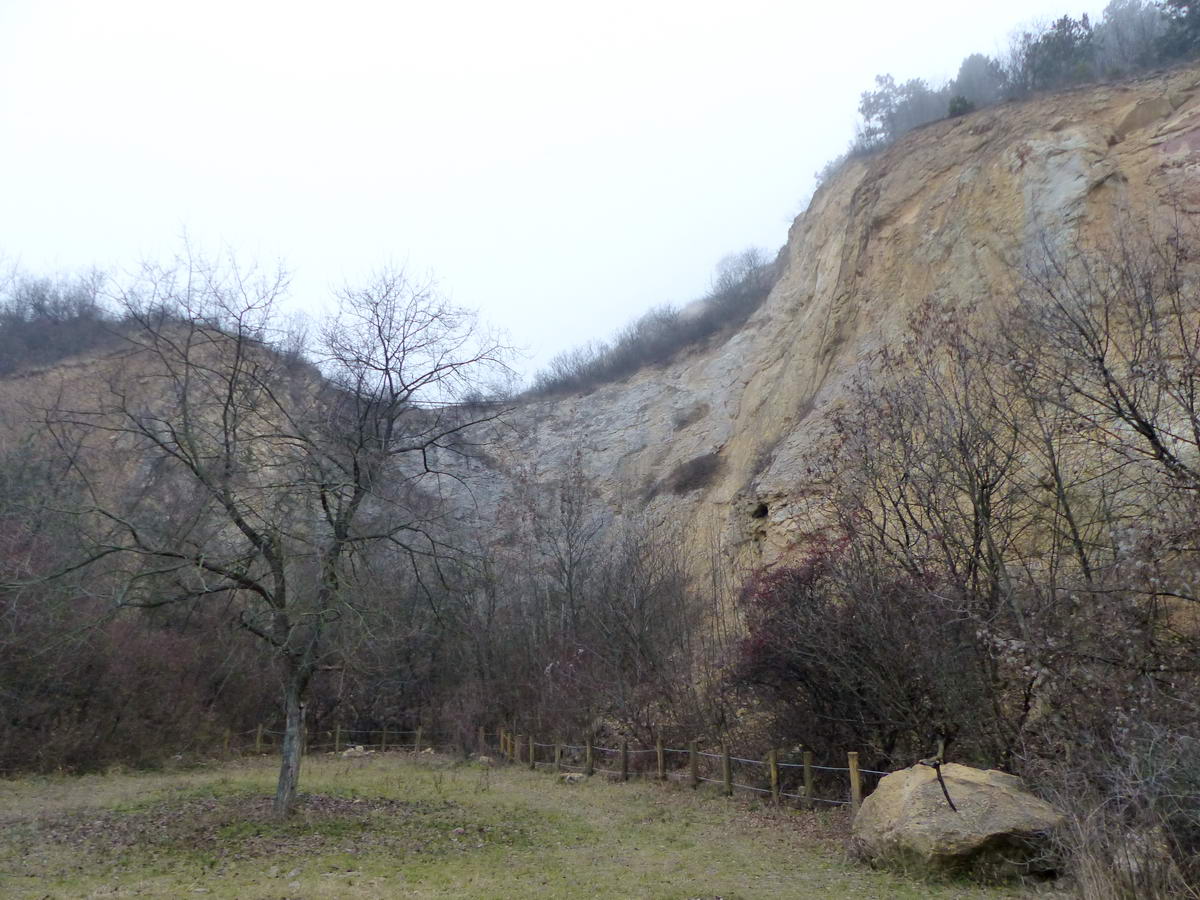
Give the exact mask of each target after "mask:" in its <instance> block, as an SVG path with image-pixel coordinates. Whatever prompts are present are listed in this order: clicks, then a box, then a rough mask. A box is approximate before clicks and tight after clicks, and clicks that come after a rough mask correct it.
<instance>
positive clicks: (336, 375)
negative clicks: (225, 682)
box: [47, 259, 504, 816]
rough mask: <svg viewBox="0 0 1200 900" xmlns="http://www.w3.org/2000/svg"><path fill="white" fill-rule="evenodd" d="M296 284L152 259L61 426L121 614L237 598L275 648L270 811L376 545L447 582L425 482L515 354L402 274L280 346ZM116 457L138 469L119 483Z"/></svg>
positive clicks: (290, 795) (243, 622)
mask: <svg viewBox="0 0 1200 900" xmlns="http://www.w3.org/2000/svg"><path fill="white" fill-rule="evenodd" d="M284 286H285V280H284V279H283V277H282V276H274V277H269V278H265V279H264V278H255V277H251V276H250V275H247V274H246V273H243V272H240V271H238V270H237V268H236V266H230V267H226V268H221V267H219V266H215V265H211V264H208V263H205V262H202V261H197V260H194V259H189V260H185V261H184V262H183V263H182V264H180V265H179V266H176V267H172V268H166V269H159V268H147V269H146V270H145V271H144V272H143V273H142V276H141V278H140V279H139V281H138V283H137V284H136V285H135V286H133V287H131V288H129V289H127V290H126V291H124V292H123V293H122V294H121V295H120V297H119V298H118V299H119V300H120V301H121V303H122V305H123V306H124V308H125V310H126V316H127V322H128V328H127V330H126V332H125V334H124V339H125V341H126V342H127V344H126V350H125V351H124V356H123V358H122V359H121V366H120V368H119V369H118V370H117V371H116V372H114V373H113V374H112V376H111V377H110V379H109V381H108V383H107V384H104V385H102V386H100V387H99V389H98V390H97V392H96V398H95V401H94V402H86V401H84V400H83V398H77V399H75V400H74V401H73V403H72V406H73V408H70V409H67V408H65V406H64V405H63V404H60V405H59V407H58V408H56V409H53V410H51V411H50V412H49V414H48V416H47V424H48V425H49V427H50V428H51V429H52V430H53V432H54V433H55V434H56V436H57V437H58V438H59V440H60V442H61V443H62V444H63V445H64V446H74V447H77V448H78V450H77V452H75V453H74V454H73V456H72V465H73V471H74V474H75V475H76V476H77V477H78V478H79V479H80V481H81V483H82V484H83V485H84V487H85V489H86V491H87V493H88V496H89V497H90V502H89V503H88V505H87V506H86V507H84V508H81V509H79V510H78V514H79V515H80V517H81V518H82V519H83V520H84V522H85V523H86V525H87V526H88V527H87V528H86V531H87V533H88V534H90V535H91V536H92V541H93V543H92V544H91V546H90V547H89V548H88V552H87V553H86V554H85V556H84V557H83V558H82V559H81V560H79V561H78V562H77V563H76V564H75V568H76V569H78V568H79V567H80V566H95V567H96V571H97V572H98V573H99V572H101V571H102V573H103V584H104V586H105V587H107V589H109V590H111V591H112V592H113V595H114V596H115V598H116V603H117V605H119V606H130V607H158V606H163V605H167V604H195V603H198V602H201V601H205V600H210V601H217V602H220V603H223V604H224V605H225V608H226V609H227V611H228V613H229V615H230V616H231V617H232V618H233V620H234V621H235V622H236V623H237V624H238V625H239V626H240V627H242V628H244V629H245V630H247V631H248V632H250V633H252V634H253V635H255V636H256V637H258V638H259V639H261V640H262V641H263V642H265V643H266V644H267V645H269V646H270V647H271V648H272V651H273V655H274V657H275V659H276V660H277V663H278V666H279V670H280V678H281V682H282V688H283V701H284V707H285V710H286V728H285V735H284V741H283V748H282V760H281V767H280V775H279V782H278V787H277V790H276V795H275V804H274V809H275V813H276V814H277V815H279V816H283V815H286V814H287V813H288V812H289V811H290V809H291V807H292V804H293V801H294V798H295V792H296V785H297V781H298V778H299V770H300V751H301V741H302V738H303V727H304V707H305V702H306V697H307V694H308V689H309V684H310V682H311V680H312V678H313V676H314V674H315V673H317V672H318V671H319V670H320V669H322V668H327V667H337V666H338V665H340V664H341V663H342V660H339V659H338V657H337V655H336V651H335V650H334V649H333V642H332V641H331V640H330V638H331V635H332V630H333V629H334V628H335V626H336V623H337V621H338V620H339V619H340V618H342V617H344V616H347V615H354V614H355V603H354V599H353V597H352V596H351V593H352V591H351V590H350V588H351V587H352V584H353V576H354V567H355V564H356V560H359V559H361V558H362V557H363V556H364V554H365V553H367V551H368V550H370V551H371V552H372V553H374V554H383V555H386V556H389V557H391V558H393V561H394V562H396V563H398V564H402V565H405V566H407V567H409V568H410V569H411V571H413V572H414V573H415V576H416V577H415V579H414V583H415V584H417V585H418V589H419V587H420V585H422V584H423V583H425V581H424V580H426V579H430V578H438V577H440V572H441V563H442V562H443V561H444V560H445V559H446V558H447V557H450V556H453V555H454V554H455V547H454V544H453V542H452V541H451V540H449V539H448V538H447V537H446V535H445V533H444V531H445V530H444V529H442V528H441V527H440V526H439V521H438V520H439V515H440V509H439V505H438V502H437V500H436V498H435V493H436V492H434V491H431V490H430V489H429V488H430V487H432V486H435V485H436V482H437V481H438V480H439V479H441V478H443V477H446V476H445V475H444V473H443V472H442V471H441V469H440V468H439V463H438V460H439V456H440V455H442V454H445V453H452V454H457V453H463V452H467V450H468V449H469V448H468V446H467V441H468V439H469V435H470V433H471V431H472V430H473V428H474V427H475V426H478V425H480V424H482V423H483V422H485V421H488V420H491V419H494V418H496V416H497V415H498V412H497V411H496V410H495V409H494V408H492V407H488V406H486V405H485V406H483V407H480V406H479V405H463V404H459V403H456V402H455V400H456V398H460V397H462V396H463V395H464V394H465V393H467V392H468V391H470V390H471V389H472V388H473V387H474V386H476V385H477V384H478V383H479V380H480V379H481V378H483V377H484V376H486V375H487V374H488V373H489V372H492V371H497V370H502V369H503V368H504V362H503V357H504V348H503V347H501V346H500V345H499V344H498V343H497V342H496V341H494V340H492V339H490V338H488V337H487V336H486V335H483V334H481V333H480V331H479V330H478V329H477V327H476V323H475V320H474V317H473V316H472V315H471V314H470V313H468V312H465V311H464V310H461V309H458V308H456V307H454V306H452V305H450V304H449V303H447V302H446V301H445V300H443V299H442V298H440V297H439V296H438V295H437V294H436V293H435V292H434V291H433V290H432V288H431V287H430V286H429V285H423V284H416V283H414V282H412V281H411V280H409V279H408V278H407V277H406V276H405V275H404V273H403V272H385V273H383V274H381V275H379V276H378V277H377V278H376V279H375V280H374V281H372V282H371V283H370V284H369V285H367V286H366V287H364V288H362V289H347V290H345V291H343V292H342V293H341V294H340V297H339V299H340V307H339V310H338V312H337V313H336V314H335V315H333V316H331V317H330V318H329V319H328V321H326V322H325V324H324V326H323V327H322V328H321V329H320V331H319V336H318V338H317V339H316V340H315V341H314V342H312V345H311V346H310V347H308V348H307V349H308V350H309V352H310V353H311V354H312V356H313V357H314V358H315V359H316V365H315V366H314V365H310V364H307V363H304V362H302V357H300V356H298V355H296V354H290V355H289V354H281V353H278V352H275V351H273V350H272V348H271V346H270V342H271V338H272V337H273V336H274V335H275V334H276V331H275V329H276V321H277V317H276V314H275V307H276V302H277V300H278V298H279V296H280V295H281V293H282V291H283V289H284ZM114 451H116V454H119V455H120V457H121V458H123V459H125V460H128V461H130V462H131V463H132V465H133V466H134V467H135V469H136V472H135V474H134V475H133V476H132V477H129V478H128V479H121V480H119V481H120V486H119V487H117V488H116V489H114V488H113V487H112V483H113V482H114V481H116V480H117V479H114V478H113V459H114Z"/></svg>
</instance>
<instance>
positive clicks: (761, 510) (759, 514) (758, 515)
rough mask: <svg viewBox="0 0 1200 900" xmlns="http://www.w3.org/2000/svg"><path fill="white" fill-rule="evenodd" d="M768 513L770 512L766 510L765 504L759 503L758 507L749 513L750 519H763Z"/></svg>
mask: <svg viewBox="0 0 1200 900" xmlns="http://www.w3.org/2000/svg"><path fill="white" fill-rule="evenodd" d="M768 512H770V510H769V509H768V508H767V504H765V503H760V504H758V506H756V507H754V512H752V513H750V518H752V519H765V518H766V517H767V513H768Z"/></svg>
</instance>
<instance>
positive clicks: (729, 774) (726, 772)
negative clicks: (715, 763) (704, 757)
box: [721, 744, 733, 797]
mask: <svg viewBox="0 0 1200 900" xmlns="http://www.w3.org/2000/svg"><path fill="white" fill-rule="evenodd" d="M721 779H722V780H723V781H724V782H725V796H726V797H732V796H733V762H732V761H731V760H730V758H729V745H728V744H722V745H721Z"/></svg>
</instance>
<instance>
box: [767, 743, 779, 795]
mask: <svg viewBox="0 0 1200 900" xmlns="http://www.w3.org/2000/svg"><path fill="white" fill-rule="evenodd" d="M767 766H768V768H770V770H771V801H772V802H773V803H775V805H777V806H778V805H779V753H778V752H777V751H775V750H774V749H772V750H771V752H770V753H768V754H767Z"/></svg>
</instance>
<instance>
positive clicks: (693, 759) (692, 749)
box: [688, 741, 700, 787]
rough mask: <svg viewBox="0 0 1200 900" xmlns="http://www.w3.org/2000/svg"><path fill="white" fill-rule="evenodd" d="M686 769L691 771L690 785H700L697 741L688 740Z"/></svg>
mask: <svg viewBox="0 0 1200 900" xmlns="http://www.w3.org/2000/svg"><path fill="white" fill-rule="evenodd" d="M688 769H689V770H690V771H691V773H692V787H699V786H700V748H699V746H698V742H697V741H688Z"/></svg>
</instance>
